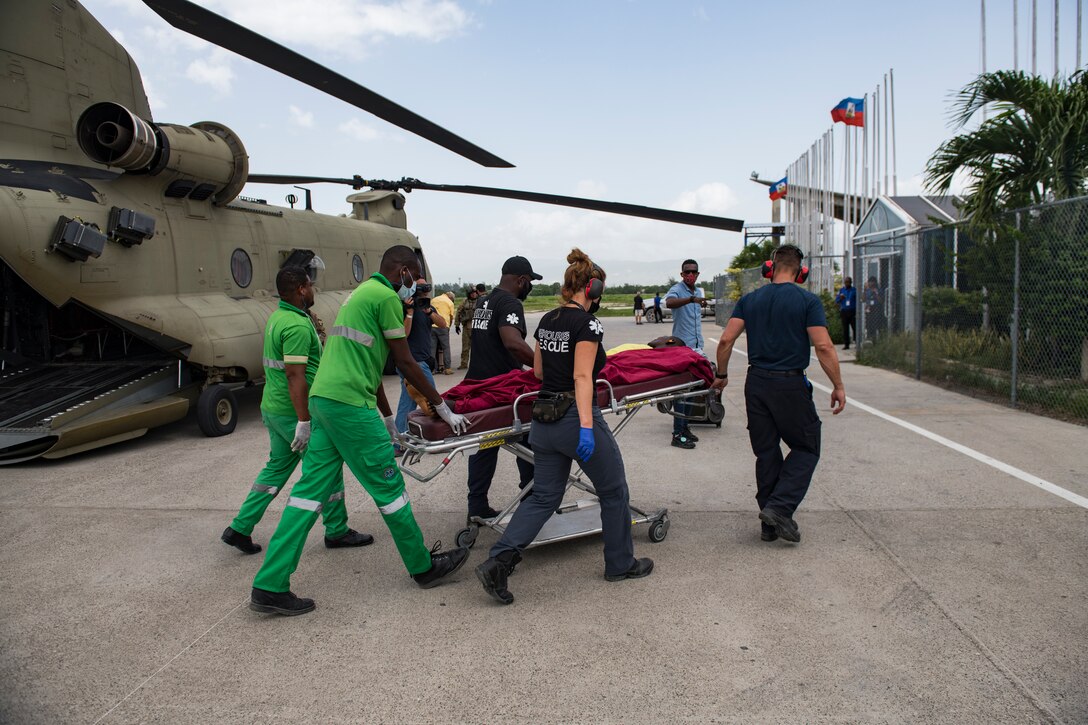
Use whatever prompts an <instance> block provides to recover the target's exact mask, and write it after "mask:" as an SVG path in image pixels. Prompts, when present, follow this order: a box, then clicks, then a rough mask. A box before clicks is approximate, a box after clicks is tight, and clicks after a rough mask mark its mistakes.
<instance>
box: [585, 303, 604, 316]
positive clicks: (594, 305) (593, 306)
mask: <svg viewBox="0 0 1088 725" xmlns="http://www.w3.org/2000/svg"><path fill="white" fill-rule="evenodd" d="M599 309H601V301H600V300H593V301H592V302H590V303H589V310H588V312H589V314H591V315H595V314H597V310H599Z"/></svg>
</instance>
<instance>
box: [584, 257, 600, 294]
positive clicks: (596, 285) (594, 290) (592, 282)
mask: <svg viewBox="0 0 1088 725" xmlns="http://www.w3.org/2000/svg"><path fill="white" fill-rule="evenodd" d="M593 271H594V272H602V273H603V272H604V270H602V269H601V268H600V267H598V266H597V265H596V264H594V265H593ZM585 292H586V299H588V300H599V299H601V295H603V294H604V282H603V281H602V280H601V279H599V278H597V277H590V278H589V281H588V282H586V290H585Z"/></svg>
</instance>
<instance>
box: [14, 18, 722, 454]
mask: <svg viewBox="0 0 1088 725" xmlns="http://www.w3.org/2000/svg"><path fill="white" fill-rule="evenodd" d="M145 2H146V4H147V5H148V6H150V7H151V8H152V9H153V10H155V12H157V13H158V14H159V15H160V16H162V17H163V18H164V19H165V20H166V21H168V22H169V23H171V24H172V25H174V26H175V27H177V28H180V29H182V30H185V31H187V32H190V33H192V34H194V35H197V36H199V37H202V38H204V39H205V40H208V41H210V42H212V43H215V44H217V45H219V46H221V47H223V48H226V49H228V50H231V51H234V52H236V53H238V54H240V55H243V56H245V57H247V58H250V59H251V60H254V61H256V62H257V63H260V64H263V65H265V66H268V67H270V68H272V69H274V70H277V71H280V72H281V73H284V74H286V75H288V76H290V77H292V78H295V79H297V80H299V81H301V82H303V83H307V84H309V85H311V86H313V87H315V88H318V89H319V90H322V91H325V92H327V93H330V94H331V95H333V96H335V97H337V98H339V99H341V100H343V101H345V102H347V103H350V104H353V105H355V106H357V107H359V108H361V109H363V110H366V111H368V112H370V113H372V114H374V115H376V116H378V117H380V118H382V119H384V120H386V121H388V122H390V123H394V124H396V125H398V126H400V127H401V128H404V129H405V130H408V131H410V132H412V133H415V134H417V135H419V136H421V137H423V138H425V139H427V140H430V141H432V142H434V143H437V144H440V145H442V146H444V147H446V148H447V149H449V150H451V151H453V152H455V153H458V154H460V155H462V156H464V157H466V158H469V159H471V160H473V161H476V162H477V163H480V164H482V165H485V166H493V167H509V166H511V164H509V163H507V162H506V161H503V160H502V159H500V158H499V157H497V156H495V155H494V154H491V153H489V152H488V151H485V150H484V149H482V148H480V147H478V146H475V145H474V144H472V143H470V142H468V141H466V140H464V139H462V138H460V137H458V136H456V135H454V134H453V133H451V132H450V131H448V130H446V129H444V128H442V127H440V126H438V125H436V124H434V123H432V122H430V121H428V120H427V119H424V118H422V117H420V116H417V115H416V114H414V113H412V112H411V111H408V110H407V109H404V108H402V107H400V106H398V105H397V104H395V103H393V102H391V101H389V100H387V99H385V98H383V97H381V96H379V95H377V94H375V93H373V92H372V91H370V90H368V89H366V88H364V87H362V86H360V85H358V84H356V83H354V82H352V81H350V80H348V79H346V78H344V77H342V76H340V75H337V74H336V73H334V72H332V71H330V70H328V69H326V68H323V67H321V66H319V65H317V64H316V63H314V62H312V61H310V60H309V59H308V58H305V57H304V56H301V55H298V54H297V53H294V52H292V51H290V50H288V49H286V48H284V47H282V46H280V45H277V44H276V43H273V42H272V41H270V40H268V39H266V38H263V37H261V36H259V35H256V34H255V33H253V32H251V31H249V30H247V29H246V28H243V27H241V26H239V25H236V24H235V23H232V22H230V21H228V20H226V19H224V18H222V17H220V16H218V15H215V14H214V13H211V12H209V11H207V10H205V9H203V8H201V7H199V6H196V5H193V4H191V3H188V2H185V1H184V0H145ZM247 181H248V182H263V183H289V184H298V183H307V182H311V183H312V182H337V183H344V184H348V185H350V186H352V187H353V189H354V190H355V191H356V192H357V193H353V194H352V195H350V196H348V198H347V200H348V202H349V203H350V205H351V213H350V214H349V215H347V216H344V217H335V216H330V215H324V214H317V213H314V212H313V211H304V210H301V209H300V210H294V209H287V208H280V207H274V206H270V205H267V204H264V203H254V202H250V201H246V200H243V199H240V198H239V193H240V192H241V191H242V188H243V186H244V185H245V184H246V183H247ZM364 189H365V190H364ZM412 189H431V190H439V191H456V192H462V193H469V194H483V195H488V196H499V197H506V198H512V199H521V200H527V201H537V202H543V203H550V204H560V205H565V206H572V207H577V208H584V209H595V210H599V211H607V212H614V213H619V214H627V215H632V216H640V217H646V218H650V219H660V220H664V221H670V222H676V223H681V224H694V225H697V226H705V227H712V228H717V229H724V230H729V231H740V229H741V222H740V221H738V220H734V219H725V218H721V217H713V216H705V215H700V214H690V213H684V212H677V211H671V210H665V209H654V208H649V207H642V206H634V205H629V204H620V203H613V202H604V201H597V200H591V199H579V198H574V197H563V196H555V195H550V194H540V193H533V192H523V191H514V190H508V189H493V188H488V187H474V186H472V187H470V186H446V185H437V184H425V183H423V182H420V181H418V180H414V179H402V180H401V181H399V182H379V181H373V180H365V179H362V178H360V177H358V176H355V177H352V178H347V179H328V178H317V177H300V176H271V175H262V176H258V175H253V174H250V173H249V159H248V156H247V154H246V151H245V147H244V145H243V143H242V140H241V138H240V137H239V136H238V135H237V134H236V133H234V132H233V131H232V130H231V129H229V128H227V127H226V126H224V125H222V124H219V123H214V122H201V123H196V124H193V125H192V126H180V125H174V124H168V123H160V122H156V121H154V120H153V118H152V115H151V109H150V108H149V106H148V102H147V97H146V95H145V92H144V88H143V83H142V81H141V78H140V74H139V71H138V70H137V68H136V66H135V64H134V63H133V61H132V59H131V58H130V57H129V55H128V53H127V52H126V51H125V50H124V48H123V47H121V45H120V44H119V43H118V42H117V41H116V40H115V39H114V38H113V37H112V36H111V35H110V34H109V33H108V32H107V31H106V30H105V29H104V28H103V27H102V26H101V25H100V24H99V23H98V22H97V21H96V20H95V19H94V17H92V16H91V14H90V13H89V12H87V10H86V9H85V8H83V7H82V6H81V5H80V4H79V3H78V2H76V0H52V1H51V2H46V1H45V0H33V1H30V0H18V1H15V0H12V1H8V2H2V3H0V318H2V321H0V463H12V462H17V461H22V460H27V459H31V458H35V457H38V456H44V457H46V458H59V457H62V456H66V455H70V454H73V453H77V452H80V451H84V450H88V449H92V448H96V447H99V446H103V445H107V444H110V443H115V442H118V441H122V440H126V439H130V438H135V437H137V436H140V435H142V434H143V433H145V432H146V431H147V429H148V428H151V427H154V426H158V425H163V424H166V423H169V422H172V421H175V420H178V419H180V418H182V417H184V416H185V415H186V414H187V413H188V411H189V410H190V408H191V407H192V406H194V405H195V407H196V411H197V420H198V423H199V425H200V427H201V429H202V430H203V431H204V432H205V433H206V434H208V435H224V434H226V433H229V432H231V431H232V430H233V429H234V426H235V423H236V421H237V405H236V403H235V400H234V396H233V393H232V389H233V388H234V387H237V386H238V385H244V384H247V383H250V382H252V381H254V380H255V379H259V378H260V376H261V375H262V374H263V371H262V366H261V351H262V337H263V329H264V325H265V322H266V321H267V319H268V316H269V315H270V314H271V313H272V312H273V311H274V310H275V309H276V305H277V300H276V297H275V277H276V273H277V271H278V270H279V269H280V267H281V266H282V265H283V264H284V263H285V262H286V261H287V260H288V259H292V260H303V261H305V260H311V259H313V258H315V257H316V258H319V259H320V260H322V263H323V265H324V268H323V269H321V270H320V271H319V272H318V273H317V280H316V286H317V288H318V290H319V292H318V294H317V301H316V313H317V314H318V315H319V316H320V317H322V318H324V319H326V320H331V319H333V318H334V317H335V314H336V310H337V309H338V307H339V305H340V304H341V303H342V302H343V301H344V299H346V297H347V295H348V294H349V293H350V290H352V289H353V288H354V287H355V286H356V285H357V284H358V283H359V282H360V281H362V280H363V279H365V275H367V274H370V273H371V272H373V271H374V270H376V269H377V267H378V263H379V260H380V258H381V255H382V253H383V252H384V251H385V249H387V248H388V247H389V246H391V245H393V244H406V245H408V246H410V247H412V248H414V249H416V250H417V253H418V254H419V256H420V260H421V261H423V251H422V249H421V248H420V245H419V242H418V240H417V238H416V237H415V236H414V235H413V234H412V233H411V232H409V231H408V230H407V218H406V215H405V212H404V202H405V197H404V196H403V194H402V193H401V191H411V190H412ZM297 240H305V248H299V247H298V246H297V245H298V241H297ZM318 266H319V267H320V265H318ZM424 267H425V262H424Z"/></svg>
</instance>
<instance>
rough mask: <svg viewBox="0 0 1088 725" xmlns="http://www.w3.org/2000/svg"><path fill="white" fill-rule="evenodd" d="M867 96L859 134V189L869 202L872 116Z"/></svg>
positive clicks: (867, 95)
mask: <svg viewBox="0 0 1088 725" xmlns="http://www.w3.org/2000/svg"><path fill="white" fill-rule="evenodd" d="M871 110H872V109H871V108H870V107H869V94H868V93H866V94H865V125H864V126H863V127H862V133H861V189H862V191H864V192H865V201H866V205H868V201H869V196H870V194H869V192H870V191H871V189H869V129H870V128H871V127H872V125H873V123H872V119H873V116H872V114H871V113H870V111H871Z"/></svg>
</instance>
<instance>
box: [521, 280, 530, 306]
mask: <svg viewBox="0 0 1088 725" xmlns="http://www.w3.org/2000/svg"><path fill="white" fill-rule="evenodd" d="M532 291H533V283H532V282H527V283H526V284H525V288H524V289H523V290H519V291H518V299H519V300H521V301H522V302H524V301H525V299H526V298H527V297H528V296H529V293H530V292H532Z"/></svg>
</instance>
